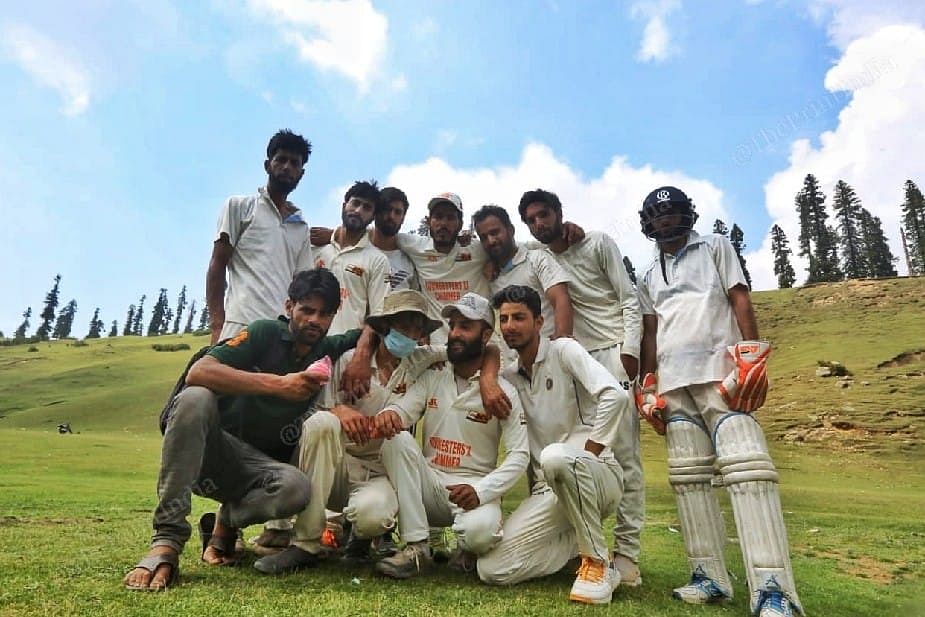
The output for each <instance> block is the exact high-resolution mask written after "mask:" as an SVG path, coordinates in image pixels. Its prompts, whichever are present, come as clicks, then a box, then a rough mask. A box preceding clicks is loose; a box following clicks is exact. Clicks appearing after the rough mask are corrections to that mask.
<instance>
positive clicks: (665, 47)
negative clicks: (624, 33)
mask: <svg viewBox="0 0 925 617" xmlns="http://www.w3.org/2000/svg"><path fill="white" fill-rule="evenodd" d="M680 8H681V0H640V1H637V2H634V3H633V4H632V6H630V16H631V17H632V18H633V19H639V20H645V22H646V25H645V27H644V28H643V32H642V41H641V43H640V44H639V50H638V51H637V52H636V59H637V60H639V61H640V62H664V61H665V60H667V59H668V58H669V57H671V56H672V55H674V54H675V53H677V46H676V45H675V44H674V42H673V41H672V38H671V33H670V32H669V30H668V24H667V19H668V16H669V15H670V14H671V13H673V12H675V11H677V10H678V9H680Z"/></svg>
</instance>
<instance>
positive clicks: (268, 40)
mask: <svg viewBox="0 0 925 617" xmlns="http://www.w3.org/2000/svg"><path fill="white" fill-rule="evenodd" d="M21 4H22V3H21ZM76 4H86V5H88V6H76ZM188 4H193V3H180V2H175V1H174V2H170V1H168V0H158V1H153V2H140V1H138V2H117V1H114V0H97V1H96V2H92V3H53V2H34V3H30V4H28V5H25V4H23V5H22V6H16V7H13V8H7V9H5V10H4V13H3V15H2V16H0V31H2V36H0V41H2V43H0V80H2V83H4V84H5V92H6V96H4V97H2V99H0V113H2V117H3V118H4V119H5V121H4V122H3V123H0V192H2V195H3V197H4V199H3V205H2V206H0V207H2V219H0V220H2V221H3V225H2V226H0V229H2V231H0V260H2V263H3V264H4V265H3V267H2V269H0V282H2V289H3V290H4V293H3V294H2V295H0V331H3V332H4V333H5V334H7V335H10V334H11V333H12V331H13V330H14V329H15V327H16V326H17V324H18V323H19V322H20V321H21V317H20V314H21V313H22V311H23V310H25V308H26V307H27V306H32V308H33V312H34V313H36V314H37V313H38V312H40V310H41V305H42V301H43V298H44V294H45V293H46V291H47V290H48V288H49V287H50V285H51V282H52V279H53V277H54V275H55V274H56V273H60V274H61V275H62V303H63V302H66V301H67V300H70V299H71V298H74V299H76V300H77V302H78V307H79V308H78V315H77V319H76V325H75V334H77V335H83V334H84V333H85V332H86V328H87V323H88V321H89V319H90V315H91V314H92V311H93V309H94V308H95V307H97V306H99V307H100V308H101V317H102V319H103V320H104V321H105V322H106V323H107V324H109V322H111V321H112V320H113V319H116V320H118V321H119V323H120V327H121V324H122V321H123V320H124V318H125V313H126V310H127V307H128V305H129V304H130V303H133V302H136V301H137V299H138V297H139V296H141V294H143V293H144V294H147V296H148V298H149V300H148V302H147V303H146V305H147V307H148V309H149V311H150V306H151V304H152V303H153V299H154V297H156V296H157V292H158V289H159V288H160V287H166V288H167V289H168V293H169V295H170V297H171V299H172V301H173V299H174V298H175V297H176V294H177V293H178V292H179V289H180V287H181V286H182V285H184V284H185V285H187V286H188V287H189V289H190V296H191V297H193V298H197V299H198V302H197V303H198V304H200V305H201V304H202V297H203V295H204V280H205V268H206V265H207V262H208V257H209V254H210V250H211V241H212V234H213V232H214V227H215V221H216V216H217V213H218V209H219V207H220V206H221V204H222V202H223V200H224V199H225V198H226V197H227V196H228V195H230V194H240V193H249V192H252V191H254V190H255V189H256V188H257V187H258V186H259V185H261V184H262V183H263V182H264V181H265V175H264V172H263V169H262V162H263V158H264V149H265V146H266V142H267V140H268V138H269V137H270V135H272V133H273V132H275V131H276V130H277V129H278V128H281V127H289V128H292V129H293V130H295V131H297V132H300V133H302V134H304V135H305V136H306V137H308V138H310V139H311V140H312V142H313V144H314V150H315V153H314V154H313V156H312V158H311V160H310V161H309V164H308V168H307V172H306V175H305V178H304V179H303V181H302V183H301V185H300V186H299V188H298V189H297V191H296V192H295V193H294V194H293V196H292V199H293V201H294V202H296V203H297V204H298V205H299V206H300V207H302V208H303V210H304V211H305V212H306V214H307V217H308V219H309V221H310V222H311V223H313V224H325V225H334V224H336V223H337V221H338V220H339V210H340V196H341V195H342V192H343V190H344V188H345V187H346V186H347V185H349V183H350V182H352V181H353V180H355V179H358V178H377V179H379V180H380V182H382V183H395V184H397V185H398V186H400V187H401V188H403V189H405V190H406V191H407V192H408V194H409V195H410V196H411V199H412V202H413V203H412V210H411V212H410V213H409V217H408V220H407V223H406V228H409V227H412V226H414V225H416V222H417V220H419V218H420V216H421V215H422V214H423V210H424V202H425V201H426V199H427V196H428V195H429V194H430V193H432V192H438V191H444V190H452V191H455V192H458V193H459V194H460V195H461V196H462V198H463V201H464V203H465V206H466V209H467V211H468V212H470V213H471V212H473V211H474V210H475V209H476V208H477V207H478V206H479V205H481V204H483V203H489V202H494V203H499V204H501V205H503V206H506V207H508V208H510V209H511V210H512V211H515V210H514V208H515V206H516V201H517V198H518V197H519V195H520V193H522V192H523V191H524V190H527V189H530V188H534V187H535V186H543V187H544V188H548V189H551V190H554V191H557V192H559V193H560V195H561V196H562V197H563V202H564V204H565V209H566V216H567V217H569V218H572V219H573V220H576V221H578V222H579V223H581V224H583V225H585V226H586V227H588V228H598V229H603V230H605V231H608V232H611V233H612V234H613V235H614V236H615V237H616V238H617V240H618V242H620V244H621V247H623V248H624V252H625V253H626V254H628V255H630V257H631V258H632V259H633V261H634V263H636V266H637V269H639V268H641V267H642V266H643V265H644V263H645V261H646V260H647V259H648V257H649V250H650V248H649V246H648V245H647V243H646V241H645V240H644V238H642V236H641V234H639V233H638V220H637V218H636V211H637V210H638V208H639V204H640V202H641V200H642V198H643V197H644V196H645V194H646V193H647V192H648V191H649V190H651V189H652V188H655V187H656V186H658V185H660V184H663V183H675V184H677V185H679V186H681V187H682V188H684V189H685V190H687V191H688V192H689V193H690V194H691V196H692V197H693V198H694V200H695V202H696V203H697V205H698V209H699V210H700V212H701V223H700V224H699V225H698V227H699V229H700V230H702V231H709V229H710V227H711V226H712V221H713V220H714V219H715V218H717V217H720V218H723V219H724V220H725V221H726V222H727V223H728V224H729V225H730V226H731V224H732V223H733V222H736V223H738V224H739V225H740V226H741V227H742V228H743V230H744V232H745V239H746V242H747V243H748V245H749V249H748V250H749V251H751V252H750V253H749V254H748V255H747V257H748V259H749V266H750V268H751V269H752V271H753V272H752V273H753V276H754V277H755V279H756V282H757V286H758V287H759V288H767V287H771V286H773V285H774V280H773V275H772V274H771V273H770V260H769V256H768V250H767V242H766V237H767V234H768V230H769V228H770V226H771V225H772V224H773V223H775V222H777V223H778V224H781V225H782V226H783V227H784V228H785V230H786V231H787V232H788V235H789V236H790V237H791V239H792V240H795V235H796V227H795V218H794V217H793V216H792V212H791V211H792V200H793V195H794V194H795V193H796V191H797V190H798V189H799V188H800V183H801V180H802V177H803V176H804V175H805V174H806V173H809V172H813V173H816V174H817V175H819V177H820V179H821V180H822V182H823V186H824V187H826V189H827V191H828V192H829V193H831V186H832V185H834V182H835V181H836V180H837V179H844V180H846V181H847V182H848V183H849V184H852V185H854V186H855V188H856V189H857V190H858V193H859V194H860V196H861V198H862V200H864V203H865V206H866V207H868V208H869V209H871V210H872V211H873V212H874V213H875V214H878V215H880V216H882V217H883V218H884V224H885V227H886V228H887V233H888V235H890V238H891V241H892V242H893V243H894V252H896V254H897V255H900V254H901V251H900V250H899V244H898V223H896V221H898V215H896V216H894V214H892V213H893V211H895V210H896V206H897V204H898V203H899V202H900V201H901V198H902V196H901V187H902V182H903V181H904V180H905V179H906V178H913V179H915V180H916V181H918V182H919V183H920V184H921V183H922V182H925V178H923V177H922V167H921V164H920V163H919V162H918V159H915V158H912V157H911V154H912V153H913V152H919V151H920V146H917V145H916V144H921V143H923V141H922V138H923V137H925V136H923V135H922V128H921V127H922V126H925V121H923V120H925V103H923V102H922V101H925V96H922V86H921V85H920V84H919V82H921V81H922V80H921V79H920V76H921V74H923V73H922V70H923V69H925V30H923V27H922V24H923V17H925V9H923V7H922V6H921V3H909V2H899V1H897V2H884V3H879V4H878V5H877V7H876V8H874V7H869V6H867V4H868V3H866V2H860V1H857V0H805V1H796V0H794V1H790V2H787V1H777V2H770V1H767V2H760V1H759V2H756V1H755V0H751V1H731V0H730V1H720V2H711V3H703V2H697V3H695V2H691V1H687V2H682V1H681V0H652V1H640V2H574V3H573V2H555V1H552V0H549V1H546V2H541V1H536V2H520V1H518V2H514V1H512V2H494V3H487V2H486V3H475V2H411V1H402V2H378V1H375V2H369V1H366V0H363V1H354V0H351V1H348V2H335V1H329V0H241V1H234V2H232V1H229V2H219V1H218V0H215V1H213V2H203V3H196V4H195V5H194V6H187V5H188ZM897 40H901V41H902V43H903V44H902V45H897V44H896V41H897ZM916 76H919V77H916ZM887 104H888V105H887ZM885 105H887V107H888V108H889V109H890V110H891V111H890V112H885V111H884V109H885ZM916 174H918V177H917V176H916ZM515 214H516V211H515ZM891 217H892V218H891ZM515 218H516V216H515ZM894 223H896V225H894ZM894 227H895V229H894ZM518 234H519V235H521V236H526V234H525V231H524V230H523V229H521V230H520V231H519V232H518ZM796 265H797V267H798V268H799V267H800V264H799V263H797V264H796ZM900 269H901V270H904V266H903V265H902V264H901V265H900ZM148 314H149V315H150V312H148ZM36 321H37V320H36V319H35V318H33V320H32V322H33V328H34V327H35V325H36Z"/></svg>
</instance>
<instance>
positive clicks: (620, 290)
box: [543, 231, 642, 358]
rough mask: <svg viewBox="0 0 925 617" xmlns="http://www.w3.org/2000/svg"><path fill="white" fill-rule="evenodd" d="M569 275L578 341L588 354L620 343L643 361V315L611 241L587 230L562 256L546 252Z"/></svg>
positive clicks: (602, 235)
mask: <svg viewBox="0 0 925 617" xmlns="http://www.w3.org/2000/svg"><path fill="white" fill-rule="evenodd" d="M543 250H545V251H546V252H547V253H548V254H550V255H552V256H553V257H554V258H555V259H556V261H557V262H558V263H559V265H561V266H562V267H563V268H564V269H565V271H566V272H568V274H569V294H570V295H571V297H572V309H573V311H574V314H575V329H574V330H575V331H574V334H575V338H576V339H577V340H578V342H580V343H581V344H582V346H584V348H585V349H587V350H588V351H594V350H596V349H606V348H608V347H613V346H614V345H618V344H621V343H622V349H621V353H625V354H629V355H631V356H634V357H636V358H638V357H639V343H640V339H641V336H642V315H641V314H640V312H639V300H638V298H637V297H636V290H635V289H634V288H633V283H632V281H630V277H629V274H627V272H626V266H625V265H623V256H622V255H621V254H620V249H619V248H618V247H617V243H616V242H614V241H613V238H611V237H610V236H608V235H607V234H605V233H603V232H600V231H589V232H587V234H586V235H585V237H584V238H583V239H582V240H581V241H580V242H578V243H576V244H573V245H572V246H570V247H568V248H567V249H566V250H564V251H562V252H561V253H558V254H556V253H554V252H553V251H551V250H550V249H549V247H545V248H544V249H543Z"/></svg>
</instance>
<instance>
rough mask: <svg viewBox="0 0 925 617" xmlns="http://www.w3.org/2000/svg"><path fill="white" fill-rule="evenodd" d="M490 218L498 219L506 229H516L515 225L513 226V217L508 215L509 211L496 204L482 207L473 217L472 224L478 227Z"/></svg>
mask: <svg viewBox="0 0 925 617" xmlns="http://www.w3.org/2000/svg"><path fill="white" fill-rule="evenodd" d="M489 216H496V217H498V220H499V221H501V224H502V225H504V226H505V227H508V228H511V227H514V225H512V224H511V217H510V215H508V213H507V210H505V209H504V208H502V207H501V206H496V205H495V204H488V205H487V206H482V207H481V208H479V209H478V210H476V211H475V214H473V215H472V224H473V225H478V224H479V223H481V222H482V221H484V220H485V219H487V218H488V217H489Z"/></svg>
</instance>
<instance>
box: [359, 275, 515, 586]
mask: <svg viewBox="0 0 925 617" xmlns="http://www.w3.org/2000/svg"><path fill="white" fill-rule="evenodd" d="M443 316H444V317H448V318H449V337H448V339H447V358H448V359H449V361H450V363H451V364H450V365H448V366H446V367H444V368H443V369H442V370H439V371H428V372H427V373H425V374H424V375H423V376H422V377H421V378H420V379H418V381H417V382H415V383H414V385H413V386H411V387H410V388H409V389H408V392H407V393H406V394H405V395H404V396H403V397H402V398H400V399H398V400H397V401H394V402H393V403H391V404H390V405H388V406H387V407H386V408H385V409H383V410H382V411H381V412H380V413H379V415H377V416H376V428H377V429H379V431H380V432H381V433H382V434H383V435H384V436H385V437H386V438H387V439H386V441H385V443H383V444H382V450H381V456H382V462H383V464H384V465H385V469H386V472H387V473H388V476H389V480H391V481H392V484H393V486H395V490H396V491H397V492H398V511H399V513H398V524H399V529H400V531H401V537H402V539H403V540H405V542H406V543H407V545H406V546H405V548H404V550H402V551H401V552H400V553H398V554H396V555H393V556H392V557H387V558H385V559H383V560H382V561H379V562H378V563H377V564H376V570H377V571H378V572H380V573H381V574H384V575H386V576H390V577H392V578H409V577H411V576H414V575H416V574H418V573H419V572H421V571H422V570H424V569H426V568H428V567H429V566H430V565H431V564H432V563H433V558H432V557H431V553H430V547H429V546H428V545H427V537H428V534H429V528H430V526H434V527H447V526H451V525H452V527H453V531H455V532H456V538H457V541H458V544H459V550H460V552H459V553H458V554H457V555H456V556H455V557H454V560H453V562H455V563H457V564H459V565H460V567H461V568H462V569H468V568H467V567H466V566H467V565H469V567H471V563H472V561H473V556H477V555H480V554H483V553H485V552H486V551H488V550H489V549H491V548H492V547H493V546H494V545H495V544H496V543H497V542H498V541H499V540H500V538H501V496H502V495H504V494H505V493H506V492H507V491H508V490H510V488H511V487H512V486H514V484H515V483H516V482H517V480H518V478H520V475H521V474H522V473H523V472H524V470H525V469H526V468H527V462H528V459H529V456H530V455H529V450H528V446H527V429H526V427H525V426H524V417H523V409H522V408H521V406H520V401H519V400H518V398H517V393H516V391H515V390H514V388H513V387H512V386H511V385H510V384H509V383H507V382H506V381H504V380H503V379H500V380H499V382H500V384H501V386H502V388H504V390H505V391H506V392H507V396H508V398H509V399H510V401H511V404H512V405H511V413H510V415H508V416H507V417H506V418H505V419H503V420H498V419H497V418H495V417H493V416H492V415H491V414H489V413H487V412H486V411H485V408H484V406H483V404H482V400H481V395H480V393H479V387H478V373H479V367H480V366H481V365H482V359H483V356H484V355H485V346H486V345H487V343H488V340H489V339H490V338H491V333H492V330H493V327H494V321H495V319H494V313H493V311H492V310H491V306H490V305H489V304H488V300H486V299H485V298H482V297H481V296H479V295H476V294H474V293H468V294H466V295H464V296H463V297H462V298H460V299H459V301H457V302H455V303H453V304H448V305H447V306H446V307H444V309H443ZM425 411H426V413H425ZM422 416H423V418H424V426H423V444H424V447H423V452H422V450H421V448H419V447H418V445H417V443H416V442H415V440H414V438H413V437H412V436H411V435H410V434H409V433H406V432H402V429H403V428H404V427H407V426H411V425H412V424H414V423H415V422H417V421H418V420H419V419H420V418H421V417H422ZM502 437H503V439H504V442H505V446H506V448H507V455H506V457H505V459H504V462H503V463H501V465H498V446H499V445H500V442H501V439H502Z"/></svg>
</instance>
